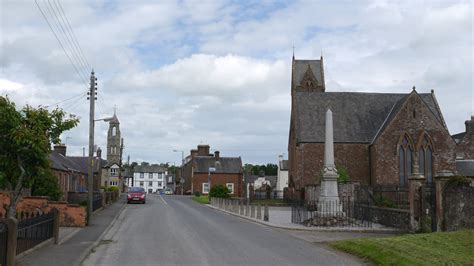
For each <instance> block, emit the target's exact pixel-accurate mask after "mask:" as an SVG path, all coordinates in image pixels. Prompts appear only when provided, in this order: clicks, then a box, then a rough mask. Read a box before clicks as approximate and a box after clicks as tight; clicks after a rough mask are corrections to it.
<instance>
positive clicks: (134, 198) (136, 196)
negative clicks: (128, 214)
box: [127, 187, 146, 204]
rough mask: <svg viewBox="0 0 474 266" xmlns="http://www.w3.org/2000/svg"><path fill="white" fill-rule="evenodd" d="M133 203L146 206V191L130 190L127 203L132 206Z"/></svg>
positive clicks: (134, 188) (142, 189) (133, 188)
mask: <svg viewBox="0 0 474 266" xmlns="http://www.w3.org/2000/svg"><path fill="white" fill-rule="evenodd" d="M131 202H141V203H143V204H145V202H146V193H145V189H144V188H141V187H132V188H130V189H129V190H128V194H127V203H128V204H130V203H131Z"/></svg>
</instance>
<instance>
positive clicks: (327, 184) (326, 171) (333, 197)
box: [318, 109, 342, 216]
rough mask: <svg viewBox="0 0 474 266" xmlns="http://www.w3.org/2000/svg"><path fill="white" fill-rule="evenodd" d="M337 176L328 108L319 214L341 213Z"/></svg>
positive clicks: (330, 116)
mask: <svg viewBox="0 0 474 266" xmlns="http://www.w3.org/2000/svg"><path fill="white" fill-rule="evenodd" d="M338 176H339V175H338V174H337V170H336V165H335V164H334V135H333V124H332V112H331V109H328V110H327V112H326V135H325V141H324V168H323V175H322V178H321V192H320V194H319V202H318V212H319V213H320V214H321V215H325V216H332V215H340V214H341V213H342V205H341V203H340V202H339V195H338V191H337V178H338Z"/></svg>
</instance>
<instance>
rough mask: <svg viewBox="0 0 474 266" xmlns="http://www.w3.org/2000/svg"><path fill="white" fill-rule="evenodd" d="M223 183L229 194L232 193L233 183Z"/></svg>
mask: <svg viewBox="0 0 474 266" xmlns="http://www.w3.org/2000/svg"><path fill="white" fill-rule="evenodd" d="M225 185H226V187H227V189H228V190H229V194H234V183H227V184H225Z"/></svg>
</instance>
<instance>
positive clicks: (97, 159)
mask: <svg viewBox="0 0 474 266" xmlns="http://www.w3.org/2000/svg"><path fill="white" fill-rule="evenodd" d="M67 158H68V159H69V160H71V161H73V162H74V163H75V164H77V165H78V166H79V169H80V171H81V172H84V173H86V178H87V175H88V173H89V164H88V162H89V157H84V156H67ZM93 162H94V163H93V169H92V173H93V174H92V176H93V177H92V179H93V188H94V191H98V190H99V189H100V188H101V180H102V167H103V166H104V165H106V164H107V161H106V160H104V159H102V150H101V149H100V148H98V149H97V152H96V156H94V158H93ZM86 190H87V188H86Z"/></svg>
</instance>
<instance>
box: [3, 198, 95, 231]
mask: <svg viewBox="0 0 474 266" xmlns="http://www.w3.org/2000/svg"><path fill="white" fill-rule="evenodd" d="M9 205H10V197H9V195H8V194H7V193H1V192H0V206H2V208H1V209H0V217H4V216H5V215H6V212H7V208H8V206H9ZM52 209H57V210H58V211H59V226H64V227H83V226H86V217H87V212H86V208H84V207H81V206H79V205H77V204H68V203H67V202H65V201H49V200H48V197H41V196H35V197H23V198H22V199H21V200H20V202H19V203H18V206H17V213H21V212H24V213H37V212H42V213H49V212H50V211H51V210H52Z"/></svg>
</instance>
